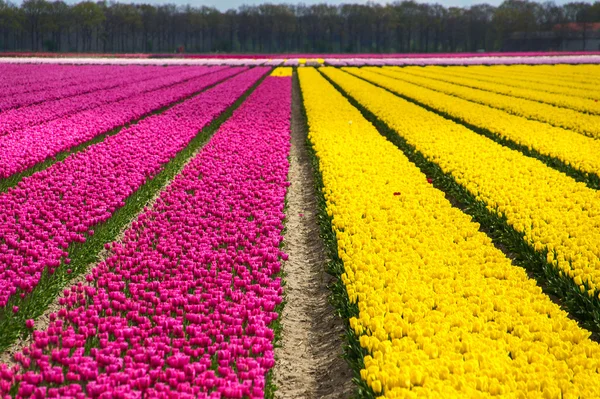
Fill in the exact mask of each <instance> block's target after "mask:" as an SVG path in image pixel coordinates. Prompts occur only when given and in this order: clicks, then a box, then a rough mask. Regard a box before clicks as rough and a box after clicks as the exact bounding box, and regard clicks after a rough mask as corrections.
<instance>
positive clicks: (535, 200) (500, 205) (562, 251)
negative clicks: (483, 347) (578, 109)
mask: <svg viewBox="0 0 600 399" xmlns="http://www.w3.org/2000/svg"><path fill="white" fill-rule="evenodd" d="M324 73H325V74H326V75H327V76H329V77H330V78H331V79H332V80H333V81H335V82H336V83H337V84H339V85H340V87H342V88H343V90H345V91H346V92H347V93H348V94H349V95H350V96H352V97H353V98H354V99H355V100H356V101H357V102H359V103H360V104H362V105H363V106H364V107H365V108H366V109H367V110H368V111H369V112H371V113H372V114H373V115H375V117H377V118H378V119H379V120H381V121H383V122H384V123H385V124H386V125H387V126H389V128H391V129H392V130H394V131H395V132H397V134H398V135H400V136H401V137H402V138H403V139H404V140H406V142H407V143H408V145H410V146H411V147H413V148H414V149H416V150H417V151H418V152H419V153H421V154H422V155H423V156H424V157H425V158H426V159H427V160H429V161H430V162H433V163H434V164H437V165H438V166H439V168H441V170H442V172H444V173H446V174H448V175H450V176H452V178H453V179H454V180H455V181H456V183H457V184H458V185H460V186H461V187H463V188H464V189H465V190H466V191H467V192H468V193H470V195H471V196H472V197H473V198H475V200H477V201H479V202H481V203H483V204H485V206H486V207H487V209H488V210H489V212H490V213H491V214H493V215H499V216H500V217H502V218H504V220H505V222H506V224H508V225H509V226H510V227H512V228H513V229H514V230H515V231H516V232H517V234H518V235H519V236H520V241H521V242H523V243H526V244H527V246H528V247H527V248H529V250H531V251H532V252H534V253H537V254H538V255H541V256H543V258H544V265H542V267H544V268H546V266H549V268H548V269H547V272H548V273H554V272H556V274H558V276H556V277H553V280H552V281H550V284H561V279H562V278H564V279H565V280H567V281H568V282H570V287H571V288H569V289H568V290H567V291H562V292H561V295H566V296H569V297H570V296H571V295H574V297H573V298H574V299H576V300H578V301H579V300H580V302H578V303H584V304H588V303H589V304H590V307H588V308H585V309H584V308H581V309H577V311H578V313H579V315H580V317H582V318H584V319H590V320H593V323H594V324H593V326H592V327H593V328H594V329H595V330H598V328H599V327H600V323H599V322H600V320H599V319H598V312H599V309H600V301H599V300H598V298H599V297H598V295H600V294H599V292H600V247H599V246H598V243H599V242H600V229H599V227H600V196H599V195H598V192H597V191H596V190H593V189H590V188H588V187H587V186H586V185H585V184H584V183H579V182H576V181H575V180H573V179H571V178H570V177H568V176H566V175H565V174H563V173H561V172H559V171H557V170H554V169H552V168H550V167H548V166H546V165H545V164H544V163H542V162H540V161H538V160H536V159H533V158H529V157H527V156H524V155H523V154H521V153H520V152H518V151H514V150H511V149H509V148H507V147H504V146H502V145H500V144H498V143H495V142H494V141H492V140H490V139H488V138H486V137H484V136H481V135H479V134H477V133H475V132H473V131H472V130H469V129H467V128H466V127H464V126H463V125H459V124H456V123H454V122H452V121H450V120H448V119H444V118H443V117H441V116H438V115H436V114H434V113H432V112H429V111H427V110H425V109H423V108H421V107H420V106H417V105H415V104H413V103H411V102H408V101H405V100H403V99H401V98H399V97H398V96H396V95H394V94H392V93H390V92H388V91H386V90H384V89H381V88H378V87H376V86H374V85H372V84H370V83H368V82H365V81H364V80H362V79H359V78H357V77H354V76H353V75H350V74H347V73H345V72H343V71H340V70H338V69H334V68H327V69H325V71H324ZM397 110H402V113H398V112H397Z"/></svg>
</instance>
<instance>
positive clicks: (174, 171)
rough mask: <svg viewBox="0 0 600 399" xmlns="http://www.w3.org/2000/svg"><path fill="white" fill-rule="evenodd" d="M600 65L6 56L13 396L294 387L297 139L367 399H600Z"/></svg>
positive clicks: (1, 302)
mask: <svg viewBox="0 0 600 399" xmlns="http://www.w3.org/2000/svg"><path fill="white" fill-rule="evenodd" d="M594 57H600V56H598V55H595V54H594V55H584V54H570V55H560V54H535V53H532V54H504V55H502V56H496V57H490V56H489V55H479V54H466V55H464V56H462V57H456V56H452V55H438V56H425V55H420V56H414V57H399V56H394V57H385V56H378V57H376V56H373V57H368V56H364V55H361V56H357V57H354V58H353V57H343V56H339V55H334V54H332V55H323V56H315V55H299V56H298V55H297V56H295V57H291V56H278V55H271V56H268V57H254V58H243V57H231V58H226V57H214V58H193V57H187V58H181V59H176V58H172V59H171V58H169V59H168V60H169V61H171V62H166V61H165V63H164V64H162V62H163V61H164V60H166V59H164V60H163V59H160V58H148V57H137V58H127V57H123V58H111V59H103V58H96V57H90V58H87V59H83V58H80V59H76V58H60V59H58V58H49V57H48V58H45V57H44V58H4V59H0V88H1V90H2V91H1V94H0V353H1V354H0V397H3V398H4V397H18V398H29V397H35V398H43V397H68V398H84V397H94V398H117V397H119V398H143V397H160V398H171V397H183V398H187V397H189V398H215V399H216V398H232V399H233V398H239V399H241V398H275V397H282V398H287V396H285V395H283V396H278V393H277V390H278V389H281V388H284V387H282V386H276V384H275V383H274V382H273V373H274V370H275V369H274V366H275V364H276V363H277V361H278V346H279V345H280V337H281V336H282V334H286V330H285V326H286V320H285V318H283V319H282V314H283V313H282V309H283V307H284V306H285V305H286V279H288V278H293V276H290V275H286V261H288V253H287V252H286V247H285V245H286V242H287V237H288V233H289V229H293V228H295V227H294V226H293V225H292V226H291V225H286V221H287V220H288V216H289V214H288V212H289V210H288V208H287V203H288V201H289V199H290V197H289V196H290V195H291V194H290V193H291V191H289V190H288V187H289V186H290V185H291V184H292V183H293V181H292V177H291V176H292V174H291V173H290V170H291V167H290V165H293V164H294V163H295V162H296V163H297V162H304V161H301V160H300V158H298V157H296V156H292V155H293V154H294V152H293V151H291V149H292V148H295V147H292V146H293V145H294V144H293V143H294V141H293V137H295V136H293V135H294V134H300V135H303V136H301V138H302V140H301V141H303V142H304V141H305V142H306V143H305V146H306V148H305V151H307V154H308V155H307V159H308V160H307V161H305V162H307V165H308V164H310V165H308V166H307V167H309V168H311V170H312V173H313V174H314V182H312V183H313V184H311V185H307V186H306V187H304V188H303V189H305V190H307V191H310V192H311V193H313V194H312V196H313V198H314V204H313V205H312V206H314V207H315V212H316V213H317V214H318V218H317V219H318V220H317V222H315V224H317V223H318V226H315V227H316V228H318V229H320V233H321V234H320V236H319V237H315V239H318V240H320V241H321V243H322V246H324V248H325V251H327V253H328V256H329V258H330V259H329V260H328V261H327V262H325V263H324V264H323V265H322V267H323V270H324V271H326V272H328V273H329V274H330V275H332V276H333V277H332V278H333V282H332V283H331V284H330V288H331V294H330V295H331V303H332V304H333V305H334V307H335V308H336V309H335V312H336V313H337V314H338V315H339V316H341V322H342V323H343V324H344V326H345V329H346V333H345V336H344V337H343V340H344V342H343V348H344V357H345V359H346V360H347V361H348V364H349V366H350V368H351V369H352V372H353V373H354V379H353V382H354V383H355V391H356V392H355V393H356V397H359V398H387V399H391V398H420V397H435V398H447V397H448V398H450V397H469V398H470V397H473V398H479V397H481V398H484V397H490V396H501V397H514V398H527V397H543V398H597V397H600V345H599V343H598V341H599V339H600V194H599V193H598V190H600V160H599V158H598V154H600V144H599V142H598V140H599V139H600V104H599V103H598V100H600V94H599V93H600V65H597V64H598V63H600V59H599V60H596V59H595V58H594ZM40 60H42V61H40ZM440 60H443V61H440ZM59 61H60V62H59ZM455 64H456V65H455ZM497 64H500V65H497ZM540 64H545V65H540ZM293 99H296V100H295V101H293ZM294 115H302V116H301V117H298V116H294ZM299 126H300V127H299ZM313 190H314V192H313ZM300 216H302V214H300ZM332 311H333V310H332ZM316 314H318V313H315V315H316ZM298 317H299V318H305V319H306V322H307V323H311V322H312V323H318V322H319V320H318V318H317V316H311V315H299V316H298ZM311 317H314V318H315V319H314V320H313V319H311ZM311 320H312V321H311ZM307 328H308V324H307ZM308 336H309V337H312V338H311V339H314V340H317V338H318V337H314V336H311V335H308ZM315 345H316V346H318V345H320V344H317V343H316V342H315ZM340 346H342V345H340ZM304 358H305V355H304V354H301V353H298V361H303V360H302V359H304ZM322 378H330V377H327V376H324V377H322ZM348 379H351V377H348ZM285 383H286V381H283V382H282V381H281V380H279V384H280V385H281V384H285ZM284 391H285V389H284ZM298 397H299V396H298Z"/></svg>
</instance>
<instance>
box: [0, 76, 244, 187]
mask: <svg viewBox="0 0 600 399" xmlns="http://www.w3.org/2000/svg"><path fill="white" fill-rule="evenodd" d="M217 68H220V67H217ZM243 70H245V68H243V67H242V68H227V69H225V70H218V71H216V72H214V73H208V72H212V71H210V70H208V71H204V72H207V73H205V74H203V75H201V76H198V77H195V78H192V79H189V80H186V81H184V82H181V83H178V84H175V85H171V86H168V87H163V88H160V89H157V90H154V91H150V92H146V93H141V94H139V95H135V96H132V97H129V98H126V99H123V100H121V101H116V102H113V103H110V104H105V105H102V106H99V107H96V108H92V109H89V110H86V111H83V112H79V113H76V114H74V115H71V116H69V117H65V118H59V119H55V120H53V121H50V122H48V123H45V124H43V125H40V126H30V127H28V128H26V129H23V130H20V131H17V132H14V133H13V134H7V135H4V136H0V178H6V177H9V176H11V175H12V174H14V173H19V172H22V171H24V170H26V169H27V168H30V167H32V166H34V165H36V164H37V163H39V162H42V161H44V160H45V159H47V158H48V157H52V156H54V155H56V154H57V153H59V152H62V151H67V150H69V149H71V148H72V147H75V146H77V145H79V144H82V143H85V142H86V141H88V140H91V139H93V138H95V137H96V136H98V135H100V134H103V133H105V132H108V131H110V130H112V129H115V128H117V127H120V126H123V125H125V124H127V123H129V122H132V121H134V120H137V119H139V118H141V117H143V116H144V115H147V114H149V113H152V112H153V111H156V110H158V109H160V108H162V107H165V106H167V105H169V104H171V103H173V102H176V101H178V100H182V99H185V98H186V97H188V96H190V95H192V94H194V93H197V92H199V91H201V90H204V89H205V88H207V87H209V86H211V85H213V84H215V83H218V82H220V81H222V80H223V79H227V78H230V77H231V76H233V75H235V74H238V73H240V72H241V71H243Z"/></svg>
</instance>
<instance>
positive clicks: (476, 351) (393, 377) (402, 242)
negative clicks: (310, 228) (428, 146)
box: [299, 68, 600, 399]
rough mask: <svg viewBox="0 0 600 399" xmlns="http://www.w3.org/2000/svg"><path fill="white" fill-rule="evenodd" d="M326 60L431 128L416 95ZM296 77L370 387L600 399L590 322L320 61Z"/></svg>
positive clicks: (406, 392) (430, 393)
mask: <svg viewBox="0 0 600 399" xmlns="http://www.w3.org/2000/svg"><path fill="white" fill-rule="evenodd" d="M325 70H326V71H327V72H326V73H327V75H329V76H330V77H331V78H333V79H335V80H336V81H337V82H339V83H340V84H341V85H343V86H344V87H349V86H352V88H350V90H349V91H350V92H351V93H352V94H354V93H355V92H356V93H359V94H357V97H360V99H361V101H362V100H363V99H365V98H367V99H369V101H370V102H372V101H378V99H380V98H381V101H382V102H383V103H384V104H386V105H387V106H388V107H389V109H390V110H392V111H391V114H392V115H397V116H398V118H399V119H402V120H404V121H407V123H414V124H415V127H416V128H417V130H418V131H419V132H420V134H421V135H422V136H423V137H424V138H425V139H428V138H430V137H431V133H430V131H429V130H427V129H426V126H425V125H422V124H419V122H420V121H419V120H418V119H415V118H414V116H415V115H413V112H411V110H409V109H408V105H407V106H406V107H405V106H401V105H400V104H398V103H396V102H393V101H392V100H391V99H389V98H387V97H385V96H381V94H380V93H377V92H373V91H369V90H366V89H363V88H362V87H360V86H359V85H358V83H356V84H355V83H354V81H353V79H354V80H358V79H356V78H352V77H348V78H347V77H346V76H344V75H345V74H344V73H343V72H339V70H337V69H336V70H329V69H328V68H326V69H325ZM299 75H300V84H301V89H302V93H303V96H304V104H305V107H306V114H307V118H308V126H309V140H310V142H311V143H312V145H313V148H314V150H315V152H316V157H317V158H318V162H319V168H320V171H321V174H322V177H323V184H324V189H323V193H324V197H325V199H326V206H327V212H328V214H329V215H330V217H331V224H332V227H333V230H334V232H335V234H336V237H337V247H338V254H339V257H340V258H341V260H342V261H343V264H344V269H345V272H344V273H343V274H342V275H341V279H342V281H343V282H344V284H345V286H346V290H347V294H348V298H349V300H350V302H352V303H356V304H357V306H358V310H359V314H358V316H357V317H354V318H351V319H350V320H349V322H350V326H351V328H352V330H353V332H354V334H356V336H358V337H359V342H360V345H361V346H362V348H363V349H364V350H365V355H364V368H363V369H362V370H361V371H360V375H361V377H362V379H363V380H364V381H365V382H366V383H367V384H368V385H369V386H370V387H371V389H372V390H373V392H374V393H375V394H376V395H378V396H379V395H380V397H381V398H388V399H389V398H417V397H419V398H420V397H432V398H450V397H472V398H476V397H488V395H505V396H506V397H542V396H543V397H547V398H560V397H590V398H591V397H597V396H598V395H600V374H599V373H598V367H599V366H600V358H599V355H600V346H599V345H598V344H597V343H596V342H593V341H591V340H590V339H589V338H588V337H589V335H590V334H589V332H587V331H585V330H583V329H581V328H580V327H578V326H577V324H576V323H575V322H574V321H572V320H570V319H569V317H568V315H567V314H566V313H565V312H564V311H562V310H561V309H560V308H559V306H557V305H556V304H554V303H553V302H552V301H551V300H550V299H549V298H548V297H547V296H546V295H544V294H543V293H542V292H541V289H540V288H539V287H538V286H537V285H536V283H535V281H534V280H531V279H529V278H528V276H527V274H526V272H525V271H524V270H523V269H521V268H519V267H516V266H513V265H512V264H511V260H510V259H508V258H507V257H506V256H505V255H504V254H503V253H502V252H500V250H498V249H497V248H495V246H494V245H493V244H492V242H491V240H490V238H489V237H488V236H487V235H486V234H484V233H482V232H480V231H479V224H477V223H474V222H472V221H471V218H470V217H469V216H467V215H465V214H464V213H462V212H461V211H460V210H459V209H457V208H455V207H453V206H452V205H451V204H450V202H449V201H448V200H447V199H446V198H445V195H444V193H443V192H442V191H439V190H437V189H436V188H434V187H433V185H432V184H430V182H431V181H430V179H428V178H427V176H426V175H424V174H423V173H422V172H421V171H420V170H419V169H418V168H417V167H416V166H415V165H414V164H413V163H411V162H410V161H409V160H408V159H407V158H406V157H405V156H404V155H403V153H402V151H400V150H398V148H396V147H395V146H394V145H393V144H392V143H390V142H389V141H387V140H386V139H385V138H384V137H382V136H381V135H380V134H379V132H378V131H377V130H376V129H375V128H374V127H373V126H372V125H371V124H370V123H369V122H368V121H367V120H365V119H364V117H363V116H362V115H361V113H360V112H359V110H357V109H356V108H354V107H353V106H352V105H351V104H350V103H349V102H348V101H347V100H346V99H345V98H344V97H343V96H342V95H341V94H340V93H339V92H338V91H336V90H335V89H334V87H332V86H331V85H330V84H329V83H328V82H327V81H326V80H325V79H324V78H323V77H322V76H321V75H320V74H319V73H318V72H317V71H316V70H315V69H312V68H311V69H308V68H306V69H303V70H300V71H299ZM354 87H355V88H356V89H354ZM380 96H381V97H380ZM448 133H449V130H447V129H443V130H440V134H442V135H445V134H448ZM457 143H458V145H460V146H463V147H466V148H470V146H469V145H467V144H466V143H465V142H461V141H457ZM457 170H460V169H457ZM561 395H562V396H561Z"/></svg>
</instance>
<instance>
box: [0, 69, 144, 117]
mask: <svg viewBox="0 0 600 399" xmlns="http://www.w3.org/2000/svg"><path fill="white" fill-rule="evenodd" d="M147 71H149V69H144V70H142V71H139V70H138V71H137V72H138V74H140V73H148V72H147ZM134 72H135V71H133V70H131V71H127V70H123V69H122V68H119V69H117V70H112V71H111V70H108V68H102V69H100V68H96V73H95V74H93V73H91V71H89V72H88V73H86V72H83V73H82V74H81V76H75V77H73V78H71V79H65V80H63V79H58V80H56V81H49V83H48V84H37V85H36V86H34V87H36V90H34V91H27V92H21V91H20V90H19V91H17V92H16V93H13V94H11V95H9V94H8V93H6V94H5V95H3V96H2V98H0V111H6V110H9V109H12V108H18V107H25V106H29V105H34V104H39V103H42V102H44V101H50V100H55V99H59V98H64V97H72V96H77V95H81V94H84V93H89V92H91V91H95V90H102V89H107V88H112V87H116V85H118V84H119V83H120V82H118V81H116V82H115V79H119V77H120V76H122V75H123V74H125V75H130V74H132V75H130V76H136V74H134ZM52 83H54V84H52Z"/></svg>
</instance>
